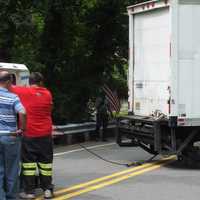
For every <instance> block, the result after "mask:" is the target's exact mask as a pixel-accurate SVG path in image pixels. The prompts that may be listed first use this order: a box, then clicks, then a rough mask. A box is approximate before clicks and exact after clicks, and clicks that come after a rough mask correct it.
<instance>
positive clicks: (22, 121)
mask: <svg viewBox="0 0 200 200" xmlns="http://www.w3.org/2000/svg"><path fill="white" fill-rule="evenodd" d="M19 120H20V129H21V130H22V131H25V130H26V113H23V112H19Z"/></svg>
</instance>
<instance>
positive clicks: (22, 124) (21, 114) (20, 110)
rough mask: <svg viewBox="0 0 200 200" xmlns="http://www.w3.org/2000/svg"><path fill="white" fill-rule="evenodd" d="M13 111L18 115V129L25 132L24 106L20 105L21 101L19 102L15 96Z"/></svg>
mask: <svg viewBox="0 0 200 200" xmlns="http://www.w3.org/2000/svg"><path fill="white" fill-rule="evenodd" d="M14 110H15V112H16V113H18V115H19V120H20V129H22V131H25V130H26V110H25V108H24V106H23V105H22V103H21V101H20V100H19V97H17V96H16V99H15V103H14Z"/></svg>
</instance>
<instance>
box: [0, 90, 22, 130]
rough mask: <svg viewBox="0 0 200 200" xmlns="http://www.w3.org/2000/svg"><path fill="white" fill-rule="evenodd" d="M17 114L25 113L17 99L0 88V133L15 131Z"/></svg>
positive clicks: (14, 95)
mask: <svg viewBox="0 0 200 200" xmlns="http://www.w3.org/2000/svg"><path fill="white" fill-rule="evenodd" d="M17 113H25V109H24V107H23V105H22V104H21V102H20V100H19V97H18V96H17V95H16V94H13V93H11V92H9V91H8V90H7V89H6V88H2V87H0V131H11V132H13V131H16V130H17Z"/></svg>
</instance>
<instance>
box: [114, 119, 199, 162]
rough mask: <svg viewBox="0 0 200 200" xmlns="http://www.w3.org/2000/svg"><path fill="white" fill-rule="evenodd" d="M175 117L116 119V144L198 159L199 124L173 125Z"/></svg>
mask: <svg viewBox="0 0 200 200" xmlns="http://www.w3.org/2000/svg"><path fill="white" fill-rule="evenodd" d="M174 122H175V120H174V119H173V118H172V119H170V120H168V119H165V118H161V119H158V118H154V117H144V116H138V115H128V116H125V117H120V118H118V126H117V143H118V144H119V145H120V146H140V147H142V148H143V149H144V150H145V151H147V152H149V153H151V154H155V155H156V154H162V155H177V157H178V159H179V160H183V159H184V158H186V157H190V158H192V159H193V160H199V158H198V157H199V156H198V152H199V149H198V147H197V146H195V145H196V142H198V141H200V136H199V132H200V127H177V126H176V123H174Z"/></svg>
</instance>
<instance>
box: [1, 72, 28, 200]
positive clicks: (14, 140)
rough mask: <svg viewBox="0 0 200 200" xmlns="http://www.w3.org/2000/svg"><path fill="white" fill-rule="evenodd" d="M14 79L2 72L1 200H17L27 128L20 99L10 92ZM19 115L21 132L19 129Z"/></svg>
mask: <svg viewBox="0 0 200 200" xmlns="http://www.w3.org/2000/svg"><path fill="white" fill-rule="evenodd" d="M11 82H12V77H11V75H10V74H9V73H8V72H7V71H0V199H1V200H16V199H17V193H18V175H19V161H20V137H18V134H20V133H22V131H23V130H25V127H26V112H25V109H24V107H23V106H22V104H21V102H20V100H19V97H18V96H17V95H15V94H13V93H11V92H9V91H8V89H9V87H10V86H11ZM17 114H18V115H19V119H20V125H21V130H19V129H18V128H17Z"/></svg>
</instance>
